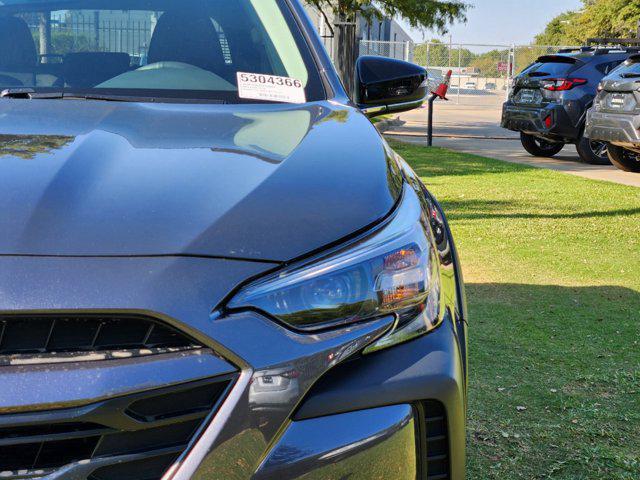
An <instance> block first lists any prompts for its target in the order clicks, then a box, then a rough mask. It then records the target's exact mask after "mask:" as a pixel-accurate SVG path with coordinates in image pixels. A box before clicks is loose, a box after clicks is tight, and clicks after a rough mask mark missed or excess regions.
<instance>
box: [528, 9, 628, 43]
mask: <svg viewBox="0 0 640 480" xmlns="http://www.w3.org/2000/svg"><path fill="white" fill-rule="evenodd" d="M583 3H584V8H583V9H582V10H580V11H576V12H566V13H563V14H561V15H559V16H557V17H556V18H554V19H553V20H551V22H549V24H548V25H547V27H546V29H545V30H544V32H542V33H540V34H539V35H538V36H536V39H535V42H536V44H538V45H582V44H584V43H585V42H586V40H587V39H588V38H592V37H635V36H636V34H637V28H638V20H640V0H583Z"/></svg>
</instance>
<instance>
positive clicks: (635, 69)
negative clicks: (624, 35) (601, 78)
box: [611, 55, 640, 78]
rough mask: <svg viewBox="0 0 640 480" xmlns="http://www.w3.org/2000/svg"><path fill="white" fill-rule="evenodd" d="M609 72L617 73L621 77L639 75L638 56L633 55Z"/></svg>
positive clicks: (639, 57) (639, 59)
mask: <svg viewBox="0 0 640 480" xmlns="http://www.w3.org/2000/svg"><path fill="white" fill-rule="evenodd" d="M611 73H612V74H616V75H619V76H620V77H622V78H636V77H640V56H635V55H634V56H633V57H631V58H629V60H627V61H626V62H625V63H623V64H622V65H620V66H619V67H618V68H616V69H615V70H614V71H613V72H611Z"/></svg>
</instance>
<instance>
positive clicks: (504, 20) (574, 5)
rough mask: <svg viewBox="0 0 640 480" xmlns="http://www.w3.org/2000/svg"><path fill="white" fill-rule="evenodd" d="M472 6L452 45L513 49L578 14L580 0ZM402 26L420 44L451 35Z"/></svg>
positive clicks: (495, 1) (502, 0)
mask: <svg viewBox="0 0 640 480" xmlns="http://www.w3.org/2000/svg"><path fill="white" fill-rule="evenodd" d="M466 3H469V4H471V5H473V8H471V9H469V11H468V13H467V23H466V24H458V25H453V26H452V27H450V28H449V33H450V34H451V35H452V39H453V43H473V44H492V45H510V44H512V43H515V44H525V45H526V44H528V43H530V42H531V41H532V40H533V37H535V35H536V34H538V33H540V32H541V31H543V30H544V27H545V26H546V25H547V23H548V22H549V20H551V19H552V18H553V17H555V16H556V15H558V14H560V13H562V12H566V11H567V10H578V9H579V8H580V7H581V6H582V2H581V1H580V0H467V2H466ZM400 23H401V24H402V25H403V26H404V27H405V28H406V29H407V31H409V32H410V33H411V36H412V37H413V39H414V40H415V41H417V42H420V41H423V40H429V39H431V38H441V39H443V40H447V41H448V40H449V35H448V34H446V35H444V36H441V35H438V34H437V33H434V32H427V33H426V34H425V35H424V38H423V33H422V32H421V31H420V30H412V29H409V27H408V26H407V24H406V22H403V21H402V20H400Z"/></svg>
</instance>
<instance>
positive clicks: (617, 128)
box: [585, 55, 640, 172]
mask: <svg viewBox="0 0 640 480" xmlns="http://www.w3.org/2000/svg"><path fill="white" fill-rule="evenodd" d="M585 133H586V135H588V136H589V138H591V139H592V140H594V141H604V142H607V143H608V144H609V147H608V152H609V158H610V160H611V163H613V164H614V165H615V166H616V167H618V168H619V169H621V170H625V171H628V172H640V55H633V56H631V57H630V58H629V59H628V60H627V61H626V62H624V64H622V65H621V66H619V67H618V68H616V69H615V70H614V71H613V72H612V73H611V74H610V75H608V76H607V77H605V78H604V79H603V80H602V82H601V83H600V85H599V87H598V95H597V97H596V99H595V101H594V103H593V107H592V108H591V109H590V110H589V112H588V114H587V124H586V129H585Z"/></svg>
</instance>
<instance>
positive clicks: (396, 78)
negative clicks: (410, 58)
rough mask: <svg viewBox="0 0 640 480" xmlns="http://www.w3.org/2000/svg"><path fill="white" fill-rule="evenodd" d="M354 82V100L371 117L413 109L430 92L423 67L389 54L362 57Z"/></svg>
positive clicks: (357, 64)
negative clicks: (388, 56) (390, 56)
mask: <svg viewBox="0 0 640 480" xmlns="http://www.w3.org/2000/svg"><path fill="white" fill-rule="evenodd" d="M355 84H356V85H355V88H356V92H355V102H356V104H357V105H358V107H360V109H361V110H362V111H363V112H364V113H365V114H366V115H367V116H369V117H375V116H376V115H383V114H385V113H390V112H404V111H407V110H413V109H414V108H418V107H419V106H421V105H422V104H423V103H424V102H425V100H426V98H427V95H428V94H429V86H428V84H427V71H426V70H425V69H424V68H422V67H420V66H418V65H414V64H413V63H409V62H403V61H402V60H396V59H394V58H387V57H375V56H364V57H359V58H358V60H357V61H356V82H355Z"/></svg>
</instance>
